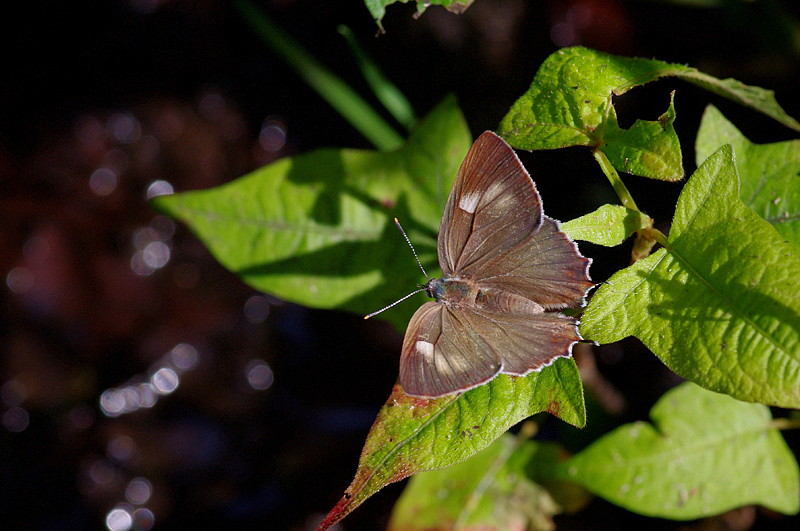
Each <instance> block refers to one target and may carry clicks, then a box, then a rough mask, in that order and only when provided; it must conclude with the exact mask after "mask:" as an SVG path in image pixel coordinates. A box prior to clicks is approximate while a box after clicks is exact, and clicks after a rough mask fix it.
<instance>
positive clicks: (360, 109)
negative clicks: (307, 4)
mask: <svg viewBox="0 0 800 531" xmlns="http://www.w3.org/2000/svg"><path fill="white" fill-rule="evenodd" d="M234 5H235V6H236V8H237V9H238V10H239V12H240V13H241V14H242V17H243V18H244V19H245V20H246V21H247V22H248V23H249V24H250V26H251V27H252V28H253V29H254V30H255V31H256V33H258V35H259V36H260V37H261V38H262V39H263V40H264V42H265V43H267V45H268V46H269V47H270V48H271V49H272V50H273V51H274V52H275V53H277V54H278V55H279V56H280V57H281V58H282V59H283V60H284V61H286V62H287V63H288V64H289V66H291V67H292V68H293V69H294V70H295V71H296V72H297V73H298V74H299V75H300V77H302V78H303V79H304V80H305V81H306V83H308V84H309V86H310V87H311V88H313V89H314V90H316V91H317V93H318V94H319V95H320V96H322V98H323V99H324V100H325V101H327V102H328V103H329V104H330V105H331V106H332V107H333V108H334V109H336V111H337V112H338V113H339V114H341V115H342V117H343V118H344V119H345V120H347V121H348V122H350V124H351V125H352V126H353V127H355V128H356V129H357V130H358V131H359V132H360V133H361V134H362V135H364V137H365V138H366V139H367V140H369V141H370V142H372V144H373V145H374V146H375V147H376V148H378V149H379V150H381V151H388V150H391V149H395V148H397V147H399V146H400V145H401V144H402V143H403V138H402V137H401V136H400V135H399V134H397V132H396V131H395V130H394V129H393V128H392V127H391V126H390V125H389V124H388V123H387V122H386V121H385V120H384V119H383V118H381V117H380V115H379V114H378V113H377V112H375V110H374V109H373V108H372V107H370V106H369V104H368V103H367V102H366V101H364V100H363V99H362V98H361V97H360V96H359V95H358V94H357V93H356V92H355V91H354V90H353V89H351V88H350V87H349V86H348V85H347V84H346V83H345V82H344V81H342V80H341V79H339V77H337V76H336V75H334V74H333V73H331V72H330V71H328V70H327V69H326V68H324V67H323V66H322V65H321V64H319V63H318V62H317V61H316V60H315V59H314V58H313V57H312V56H311V55H309V54H308V53H307V52H306V51H305V50H304V49H303V48H302V47H301V46H300V45H298V44H297V43H296V42H295V41H294V40H292V38H291V37H290V36H289V34H287V33H286V32H285V31H283V30H282V29H281V28H280V27H278V25H277V24H275V23H274V22H273V21H272V20H270V19H269V18H267V16H266V15H264V13H263V12H261V11H260V10H259V9H258V8H257V7H256V6H254V5H253V4H252V3H251V2H249V1H248V0H235V1H234Z"/></svg>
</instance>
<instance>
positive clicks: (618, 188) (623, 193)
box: [592, 149, 639, 212]
mask: <svg viewBox="0 0 800 531" xmlns="http://www.w3.org/2000/svg"><path fill="white" fill-rule="evenodd" d="M592 154H593V155H594V159H595V160H596V161H597V163H598V164H600V168H601V169H602V170H603V173H605V174H606V177H608V180H609V182H610V183H611V187H612V188H614V191H615V192H617V196H618V197H619V200H620V201H621V202H622V206H624V207H625V208H629V209H631V210H636V211H637V212H639V208H638V207H637V206H636V202H635V201H634V200H633V196H631V193H630V192H629V191H628V189H627V188H626V187H625V184H624V183H623V182H622V179H620V176H619V173H617V170H616V168H614V166H613V165H612V164H611V162H610V161H609V160H608V158H606V155H605V153H603V152H602V151H600V150H599V149H594V150H592Z"/></svg>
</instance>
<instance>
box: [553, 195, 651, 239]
mask: <svg viewBox="0 0 800 531" xmlns="http://www.w3.org/2000/svg"><path fill="white" fill-rule="evenodd" d="M649 226H650V218H649V217H648V216H647V215H645V214H642V213H641V212H638V211H636V210H631V209H629V208H625V207H624V206H619V205H603V206H601V207H600V208H598V209H597V210H595V211H594V212H591V213H589V214H586V215H584V216H581V217H579V218H575V219H573V220H570V221H567V222H566V223H562V224H561V230H563V231H564V232H565V233H567V235H568V236H570V237H571V238H572V239H573V240H581V241H585V242H592V243H595V244H597V245H605V246H606V247H613V246H615V245H619V244H621V243H622V242H624V241H625V240H627V239H628V237H629V236H630V235H631V234H633V233H634V232H636V231H637V230H639V229H642V228H645V227H649Z"/></svg>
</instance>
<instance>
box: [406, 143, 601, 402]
mask: <svg viewBox="0 0 800 531" xmlns="http://www.w3.org/2000/svg"><path fill="white" fill-rule="evenodd" d="M438 251H439V265H440V267H441V269H442V272H443V273H444V275H443V277H442V278H434V279H429V280H428V282H427V283H426V284H425V286H424V288H425V291H426V292H427V294H428V296H430V297H431V298H433V299H434V300H433V301H430V302H427V303H425V304H423V305H422V306H421V307H420V308H419V309H418V310H417V311H416V312H415V313H414V315H413V316H412V318H411V321H410V322H409V324H408V328H407V330H406V335H405V338H404V340H403V351H402V355H401V357H400V385H401V386H402V388H403V390H404V391H405V392H406V393H407V394H409V395H413V396H421V397H430V398H434V397H438V396H443V395H447V394H451V393H456V392H461V391H466V390H468V389H471V388H473V387H477V386H479V385H482V384H484V383H486V382H488V381H489V380H491V379H492V378H494V377H495V376H497V375H498V374H501V373H502V374H509V375H513V376H524V375H526V374H528V373H530V372H533V371H538V370H541V369H542V368H543V367H545V366H547V365H550V364H551V363H553V361H555V360H556V359H557V358H559V357H567V356H569V355H570V354H571V350H572V345H573V344H574V343H576V342H577V341H579V340H580V339H581V337H580V335H579V334H578V330H577V324H578V322H577V320H576V319H575V318H574V317H568V316H566V315H564V314H562V313H560V310H563V309H565V308H580V307H581V306H583V304H584V295H585V293H586V291H587V290H588V289H589V288H590V287H591V286H592V285H593V284H592V282H591V280H590V279H589V274H588V269H589V264H590V260H589V259H588V258H585V257H583V256H581V254H580V253H579V252H578V249H577V246H576V245H575V243H574V242H573V241H572V240H571V239H570V238H569V237H568V236H567V235H566V234H564V233H563V232H561V230H560V227H559V224H558V222H557V221H555V220H553V219H551V218H549V217H547V216H545V215H544V212H543V211H542V204H541V199H540V198H539V193H538V192H537V191H536V187H535V186H534V184H533V181H532V180H531V178H530V176H529V175H528V172H527V171H525V168H524V167H523V166H522V163H521V162H520V161H519V159H518V158H517V156H516V154H515V153H514V151H513V150H512V149H511V147H510V146H509V145H508V144H506V143H505V142H504V141H503V140H502V139H501V138H500V137H498V136H497V135H495V134H494V133H492V132H489V131H487V132H485V133H483V134H482V135H481V136H480V137H479V138H478V139H477V140H476V141H475V143H474V144H473V145H472V147H471V148H470V150H469V152H468V153H467V156H466V157H465V159H464V162H463V164H462V165H461V168H460V169H459V172H458V176H457V177H456V180H455V182H454V183H453V189H452V191H451V192H450V196H449V197H448V200H447V204H446V206H445V210H444V216H443V217H442V224H441V227H440V230H439V239H438Z"/></svg>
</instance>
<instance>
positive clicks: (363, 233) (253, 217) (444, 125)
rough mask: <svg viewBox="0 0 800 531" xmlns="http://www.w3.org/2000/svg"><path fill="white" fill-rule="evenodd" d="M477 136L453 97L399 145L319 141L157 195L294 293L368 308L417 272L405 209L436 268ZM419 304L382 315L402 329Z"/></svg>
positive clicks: (325, 304) (232, 264)
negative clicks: (449, 211)
mask: <svg viewBox="0 0 800 531" xmlns="http://www.w3.org/2000/svg"><path fill="white" fill-rule="evenodd" d="M470 142H471V139H470V134H469V131H468V129H467V126H466V124H465V122H464V119H463V117H462V115H461V113H460V112H459V110H458V107H457V105H456V103H455V100H454V99H453V98H449V99H447V100H446V101H445V102H444V103H442V104H441V105H439V106H438V107H437V108H436V109H435V110H434V111H433V112H432V113H431V114H430V115H429V116H428V118H427V119H426V120H424V121H423V122H422V123H421V124H420V125H419V126H418V127H417V128H416V129H415V130H414V131H413V132H412V134H411V136H410V138H409V140H408V141H407V142H406V144H405V145H404V146H403V147H402V148H400V149H398V150H396V151H392V152H375V151H363V150H355V149H322V150H318V151H315V152H312V153H309V154H305V155H300V156H297V157H293V158H287V159H282V160H280V161H278V162H275V163H274V164H270V165H268V166H265V167H263V168H261V169H259V170H256V171H254V172H253V173H251V174H249V175H246V176H244V177H241V178H239V179H237V180H235V181H233V182H231V183H228V184H226V185H223V186H220V187H218V188H214V189H210V190H202V191H196V192H185V193H181V194H176V195H172V196H162V197H158V198H156V199H155V200H154V201H153V203H154V205H155V206H156V207H157V208H158V209H159V210H161V211H162V212H165V213H167V214H169V215H170V216H173V217H176V218H179V219H181V220H182V221H184V222H185V223H186V224H187V225H188V226H189V227H190V228H191V229H192V231H194V232H195V234H197V236H198V237H199V238H200V239H201V240H202V241H203V243H205V244H206V246H207V247H208V248H209V249H210V250H211V252H212V253H213V254H214V256H215V257H216V258H217V260H219V261H220V263H222V264H223V265H224V266H225V267H227V268H228V269H230V270H231V271H233V272H234V273H236V274H237V275H239V276H241V277H242V278H243V279H244V280H245V282H247V283H248V284H250V285H251V286H253V287H255V288H256V289H259V290H261V291H264V292H268V293H271V294H274V295H276V296H278V297H281V298H283V299H285V300H288V301H292V302H296V303H298V304H303V305H306V306H310V307H315V308H338V309H343V310H349V311H353V312H357V313H361V314H367V313H370V312H372V311H375V310H377V309H379V308H381V307H383V305H385V304H389V303H390V302H392V301H394V300H397V299H398V298H400V297H401V296H403V295H405V294H407V293H408V292H409V291H412V290H413V289H414V288H415V287H416V285H417V283H418V282H419V281H420V279H421V277H422V274H421V272H420V271H419V268H418V267H417V265H416V263H415V262H414V258H413V256H412V254H411V251H410V250H409V249H408V246H407V244H406V242H405V241H404V239H403V237H402V236H401V234H400V233H399V232H398V230H397V228H396V227H395V225H394V222H393V218H394V217H398V218H399V219H400V221H401V222H402V223H403V225H404V226H405V228H406V230H407V231H408V233H409V236H410V237H411V239H412V241H413V242H414V244H415V246H416V247H417V251H418V252H419V254H420V259H421V260H422V262H423V263H424V264H425V265H426V266H427V267H428V270H429V271H435V270H436V269H437V268H438V264H437V260H436V233H437V232H438V230H439V222H440V220H441V215H442V211H443V210H444V204H445V202H446V200H447V195H448V194H449V192H450V188H451V186H452V182H453V179H454V178H455V175H456V173H457V171H458V167H459V165H460V164H461V160H462V159H463V158H464V155H465V154H466V152H467V149H468V148H469V145H470ZM415 309H416V308H415V305H414V304H411V303H409V304H404V305H402V304H401V305H399V306H398V307H397V308H393V309H392V310H391V311H388V312H386V313H385V314H382V317H385V318H387V319H390V320H392V321H393V322H394V323H395V324H397V325H398V327H400V328H403V327H405V325H406V323H407V322H408V319H409V318H410V317H411V314H412V313H413V311H414V310H415Z"/></svg>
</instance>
